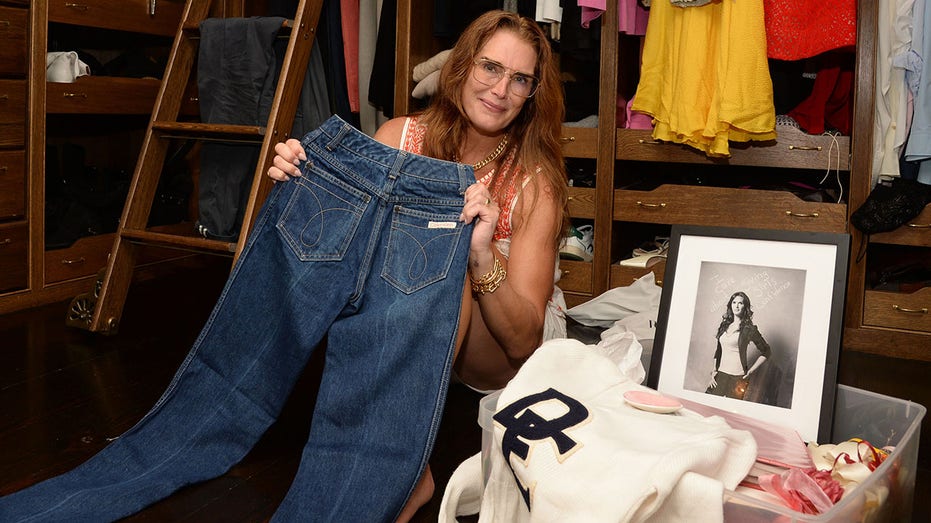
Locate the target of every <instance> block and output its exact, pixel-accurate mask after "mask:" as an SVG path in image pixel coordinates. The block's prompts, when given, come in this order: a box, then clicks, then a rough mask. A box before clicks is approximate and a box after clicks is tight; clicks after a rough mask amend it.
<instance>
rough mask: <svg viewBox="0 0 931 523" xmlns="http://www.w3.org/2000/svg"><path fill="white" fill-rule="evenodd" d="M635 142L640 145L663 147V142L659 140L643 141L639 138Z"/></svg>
mask: <svg viewBox="0 0 931 523" xmlns="http://www.w3.org/2000/svg"><path fill="white" fill-rule="evenodd" d="M637 141H638V142H640V145H663V142H661V141H659V140H644V139H642V138H641V139H640V140H637Z"/></svg>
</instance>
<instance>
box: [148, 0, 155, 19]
mask: <svg viewBox="0 0 931 523" xmlns="http://www.w3.org/2000/svg"><path fill="white" fill-rule="evenodd" d="M149 16H155V0H149Z"/></svg>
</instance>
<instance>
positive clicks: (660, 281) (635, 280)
mask: <svg viewBox="0 0 931 523" xmlns="http://www.w3.org/2000/svg"><path fill="white" fill-rule="evenodd" d="M653 275H654V276H656V273H654V274H653ZM639 279H640V278H631V279H630V281H632V282H634V283H636V282H637V280H639ZM654 283H656V284H657V285H659V286H662V285H663V280H654Z"/></svg>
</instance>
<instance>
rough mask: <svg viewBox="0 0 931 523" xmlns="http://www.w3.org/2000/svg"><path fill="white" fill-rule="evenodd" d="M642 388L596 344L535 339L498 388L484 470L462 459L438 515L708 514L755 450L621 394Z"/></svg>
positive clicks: (719, 428) (737, 433) (705, 517)
mask: <svg viewBox="0 0 931 523" xmlns="http://www.w3.org/2000/svg"><path fill="white" fill-rule="evenodd" d="M628 390H649V389H647V388H646V387H642V386H641V385H638V384H636V383H634V382H632V381H630V380H629V379H628V378H626V377H625V376H624V375H623V374H622V373H621V372H620V371H619V370H618V368H617V366H616V365H614V364H613V363H612V362H611V361H610V360H609V359H607V357H605V356H604V355H603V353H602V352H601V351H600V350H598V349H597V348H596V347H595V346H591V345H584V344H582V343H581V342H579V341H576V340H570V339H556V340H550V341H548V342H545V343H544V344H543V345H542V346H541V347H540V348H539V349H537V351H536V352H535V353H534V355H533V356H531V357H530V359H528V360H527V362H526V363H525V364H524V365H523V367H522V368H521V370H520V371H519V372H518V373H517V376H515V377H514V379H513V380H511V382H510V383H509V384H508V385H507V387H506V388H505V389H504V390H503V391H502V393H501V396H500V397H499V399H498V404H497V412H496V414H495V425H494V438H493V444H492V449H491V453H492V456H491V473H490V477H489V480H488V482H487V484H486V485H485V486H484V488H483V487H482V470H481V461H480V458H481V456H480V455H476V456H474V457H473V458H470V459H469V460H467V461H465V462H463V464H462V465H460V467H459V468H458V469H457V470H456V472H455V473H454V474H453V477H452V478H451V479H450V482H449V484H448V485H447V488H446V492H445V494H444V497H443V505H442V508H441V514H440V522H441V523H442V522H448V523H454V522H455V521H456V520H455V516H456V515H457V514H458V515H465V514H474V513H476V512H477V511H479V508H480V511H479V512H480V516H479V518H480V519H479V521H481V522H502V521H507V522H549V521H552V522H560V523H568V522H585V523H592V522H608V521H618V522H627V521H630V522H659V521H662V522H677V521H681V522H694V521H702V522H711V521H722V520H723V508H722V506H723V494H724V489H733V488H735V487H736V486H737V484H738V483H739V482H740V481H741V480H742V479H743V478H744V477H745V476H746V474H747V472H748V471H749V470H750V467H751V466H752V465H753V462H754V460H755V458H756V442H755V441H754V440H753V438H752V436H751V435H750V433H749V432H747V431H742V430H735V429H732V428H730V427H729V426H728V425H727V423H726V422H725V421H724V420H723V419H722V418H720V417H717V416H714V417H707V418H706V417H702V416H699V415H697V414H694V413H691V412H689V411H679V413H676V414H656V413H652V412H646V411H642V410H638V409H635V408H633V407H631V406H629V405H628V404H626V403H625V401H624V399H623V394H624V392H626V391H628Z"/></svg>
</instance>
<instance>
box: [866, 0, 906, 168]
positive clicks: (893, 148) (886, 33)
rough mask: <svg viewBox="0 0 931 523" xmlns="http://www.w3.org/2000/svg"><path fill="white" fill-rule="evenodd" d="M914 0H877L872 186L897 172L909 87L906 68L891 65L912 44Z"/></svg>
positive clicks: (904, 129)
mask: <svg viewBox="0 0 931 523" xmlns="http://www.w3.org/2000/svg"><path fill="white" fill-rule="evenodd" d="M914 3H915V2H914V0H879V3H878V7H877V16H878V23H877V28H878V30H877V33H876V63H877V67H876V97H875V100H874V103H873V106H874V111H875V114H874V116H873V151H874V152H873V172H872V183H871V186H873V185H876V182H877V181H878V180H879V177H880V176H899V174H900V172H899V156H900V155H901V153H902V149H903V147H904V146H905V141H906V138H907V135H906V128H907V125H906V122H907V121H908V107H909V105H908V102H909V100H908V88H907V87H906V84H905V69H904V68H902V67H894V66H893V65H892V64H893V63H894V61H895V59H896V57H898V56H902V55H905V54H907V53H908V51H909V48H910V45H911V29H912V19H911V13H912V7H913V5H914Z"/></svg>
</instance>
